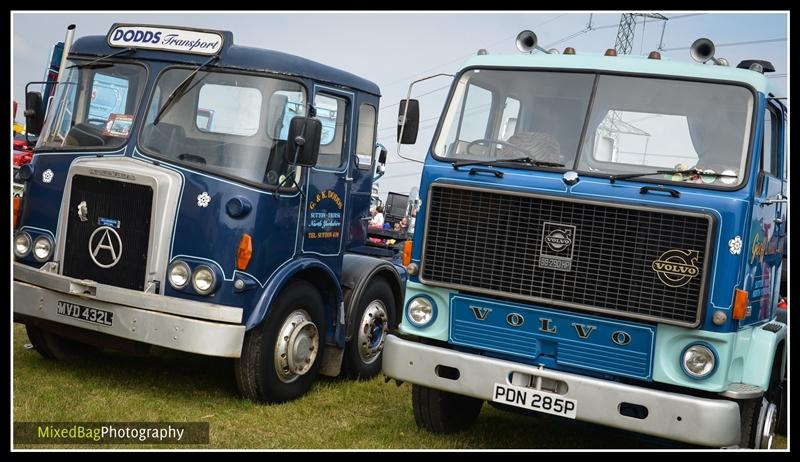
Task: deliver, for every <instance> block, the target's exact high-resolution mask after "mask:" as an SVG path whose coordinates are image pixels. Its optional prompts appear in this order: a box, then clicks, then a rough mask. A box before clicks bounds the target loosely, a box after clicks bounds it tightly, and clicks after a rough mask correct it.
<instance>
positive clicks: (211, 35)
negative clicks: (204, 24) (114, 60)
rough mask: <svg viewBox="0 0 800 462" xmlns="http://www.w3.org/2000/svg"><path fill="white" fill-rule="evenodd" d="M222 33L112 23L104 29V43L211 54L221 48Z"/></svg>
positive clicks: (123, 46)
mask: <svg viewBox="0 0 800 462" xmlns="http://www.w3.org/2000/svg"><path fill="white" fill-rule="evenodd" d="M222 42H223V40H222V34H220V33H218V32H209V31H200V30H195V29H180V28H165V27H157V26H136V25H128V24H115V25H114V26H113V27H112V28H111V31H110V32H109V33H108V44H109V45H110V46H112V47H122V48H130V47H133V48H146V49H150V50H162V51H172V52H177V53H194V54H201V55H209V56H210V55H215V54H217V53H219V51H220V50H221V49H222Z"/></svg>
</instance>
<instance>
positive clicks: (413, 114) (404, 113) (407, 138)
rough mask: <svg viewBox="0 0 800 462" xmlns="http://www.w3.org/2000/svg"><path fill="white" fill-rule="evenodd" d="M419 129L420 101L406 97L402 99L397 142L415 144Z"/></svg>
mask: <svg viewBox="0 0 800 462" xmlns="http://www.w3.org/2000/svg"><path fill="white" fill-rule="evenodd" d="M418 131H419V101H418V100H416V99H404V100H402V101H400V113H399V116H398V118H397V142H398V143H400V144H414V143H416V142H417V132H418Z"/></svg>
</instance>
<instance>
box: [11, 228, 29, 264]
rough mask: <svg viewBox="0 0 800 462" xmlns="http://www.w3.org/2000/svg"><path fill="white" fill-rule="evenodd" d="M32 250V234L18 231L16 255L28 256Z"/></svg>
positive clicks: (15, 237) (15, 245)
mask: <svg viewBox="0 0 800 462" xmlns="http://www.w3.org/2000/svg"><path fill="white" fill-rule="evenodd" d="M30 252H31V236H30V235H29V234H28V233H26V232H22V233H17V235H16V236H14V255H16V256H17V257H19V258H24V257H27V256H28V254H29V253H30Z"/></svg>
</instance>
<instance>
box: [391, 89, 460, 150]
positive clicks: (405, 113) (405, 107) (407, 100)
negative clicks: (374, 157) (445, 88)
mask: <svg viewBox="0 0 800 462" xmlns="http://www.w3.org/2000/svg"><path fill="white" fill-rule="evenodd" d="M443 75H444V76H447V77H452V76H453V74H447V73H440V74H434V75H429V76H428V77H423V78H421V79H417V80H415V81H413V82H411V84H410V85H409V86H408V93H406V100H405V106H403V119H402V123H401V124H400V135H399V136H398V142H397V157H399V158H401V159H406V160H411V161H414V162H418V163H420V164H422V163H424V162H420V161H418V160H416V159H409V158H406V157H403V156H401V155H400V146H401V145H402V143H401V141H402V140H403V131H404V130H405V128H406V116H408V102H409V101H410V100H411V88H412V87H413V86H414V84H415V83H419V82H422V81H424V80H428V79H432V78H434V77H440V76H443Z"/></svg>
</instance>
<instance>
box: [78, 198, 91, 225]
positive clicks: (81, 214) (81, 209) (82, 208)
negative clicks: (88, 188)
mask: <svg viewBox="0 0 800 462" xmlns="http://www.w3.org/2000/svg"><path fill="white" fill-rule="evenodd" d="M88 215H89V208H88V207H86V201H81V203H80V204H78V218H80V219H81V221H86V220H88V219H89V218H88Z"/></svg>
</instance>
